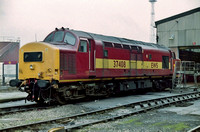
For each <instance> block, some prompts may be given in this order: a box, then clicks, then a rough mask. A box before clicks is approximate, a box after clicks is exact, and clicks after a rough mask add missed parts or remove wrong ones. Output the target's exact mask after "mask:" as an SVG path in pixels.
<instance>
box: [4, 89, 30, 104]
mask: <svg viewBox="0 0 200 132" xmlns="http://www.w3.org/2000/svg"><path fill="white" fill-rule="evenodd" d="M26 96H27V93H25V92H20V91H18V90H17V89H16V88H10V87H6V86H1V87H0V103H4V102H9V101H14V100H19V99H24V98H25V97H26Z"/></svg>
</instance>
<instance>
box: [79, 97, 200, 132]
mask: <svg viewBox="0 0 200 132" xmlns="http://www.w3.org/2000/svg"><path fill="white" fill-rule="evenodd" d="M196 102H197V103H198V105H195V104H194V105H193V106H195V107H199V106H200V101H199V100H198V101H196ZM193 106H188V105H186V107H183V106H181V107H176V106H171V107H169V108H163V109H158V110H153V111H149V112H147V113H140V114H137V115H133V116H130V117H127V118H124V119H119V120H116V121H113V122H109V123H100V124H96V125H93V126H88V127H84V128H83V129H80V130H76V132H113V131H114V132H187V131H188V130H190V129H192V128H194V127H196V126H199V125H200V122H199V121H200V115H199V114H194V110H193V112H190V113H188V112H186V111H191V109H195V108H194V107H193ZM183 110H184V111H185V112H184V113H186V114H183V112H182V111H183ZM196 110H197V109H196ZM172 111H173V112H172ZM198 111H199V109H198Z"/></svg>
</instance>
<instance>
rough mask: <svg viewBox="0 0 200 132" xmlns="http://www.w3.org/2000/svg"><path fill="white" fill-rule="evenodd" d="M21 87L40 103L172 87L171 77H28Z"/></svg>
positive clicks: (62, 102)
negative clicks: (62, 80)
mask: <svg viewBox="0 0 200 132" xmlns="http://www.w3.org/2000/svg"><path fill="white" fill-rule="evenodd" d="M20 82H21V85H20V86H19V88H20V89H21V87H24V91H25V92H27V93H28V96H27V98H26V99H27V100H29V101H36V102H38V103H44V102H45V103H49V102H58V103H60V104H66V103H67V102H69V101H70V100H77V99H83V98H86V97H96V96H110V95H115V94H120V93H122V92H127V91H136V90H139V89H146V88H151V89H153V90H154V91H161V90H163V89H165V88H171V77H162V78H151V77H149V78H145V79H143V80H141V79H134V80H115V79H113V80H109V81H103V80H102V81H95V82H94V81H92V82H74V83H59V82H58V81H56V80H53V81H51V82H50V81H44V80H36V79H28V80H25V81H24V82H26V83H23V82H22V81H20Z"/></svg>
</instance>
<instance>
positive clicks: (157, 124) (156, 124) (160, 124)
mask: <svg viewBox="0 0 200 132" xmlns="http://www.w3.org/2000/svg"><path fill="white" fill-rule="evenodd" d="M166 123H167V122H157V123H154V124H152V126H162V125H163V124H166Z"/></svg>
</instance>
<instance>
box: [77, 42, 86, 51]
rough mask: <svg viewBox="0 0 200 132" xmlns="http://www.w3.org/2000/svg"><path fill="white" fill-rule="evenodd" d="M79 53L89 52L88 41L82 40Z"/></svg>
mask: <svg viewBox="0 0 200 132" xmlns="http://www.w3.org/2000/svg"><path fill="white" fill-rule="evenodd" d="M78 51H79V52H87V41H85V40H81V41H80V45H79V49H78Z"/></svg>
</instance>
